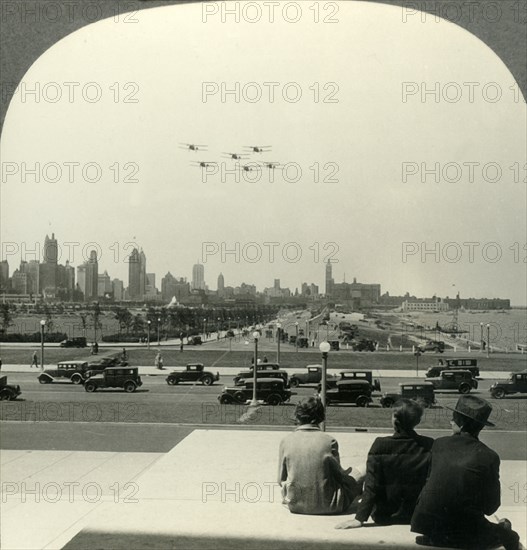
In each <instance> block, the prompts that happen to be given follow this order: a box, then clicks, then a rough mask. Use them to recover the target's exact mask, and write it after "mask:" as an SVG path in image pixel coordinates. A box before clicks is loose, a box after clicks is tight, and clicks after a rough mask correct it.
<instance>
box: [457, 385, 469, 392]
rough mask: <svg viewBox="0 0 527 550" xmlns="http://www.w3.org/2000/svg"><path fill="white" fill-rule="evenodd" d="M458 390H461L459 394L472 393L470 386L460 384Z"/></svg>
mask: <svg viewBox="0 0 527 550" xmlns="http://www.w3.org/2000/svg"><path fill="white" fill-rule="evenodd" d="M458 389H459V393H469V392H470V386H469V385H468V384H460V385H459V388H458Z"/></svg>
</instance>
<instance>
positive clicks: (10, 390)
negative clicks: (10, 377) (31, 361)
mask: <svg viewBox="0 0 527 550" xmlns="http://www.w3.org/2000/svg"><path fill="white" fill-rule="evenodd" d="M21 393H22V392H21V391H20V386H14V385H12V384H8V383H7V376H0V401H14V400H15V399H16V398H17V397H18V396H19V395H20V394H21Z"/></svg>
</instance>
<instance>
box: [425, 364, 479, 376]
mask: <svg viewBox="0 0 527 550" xmlns="http://www.w3.org/2000/svg"><path fill="white" fill-rule="evenodd" d="M456 369H457V370H469V371H470V372H471V373H472V376H474V378H476V377H477V376H479V367H478V360H477V359H438V361H437V366H435V367H430V368H429V369H428V370H427V371H426V377H427V378H435V377H436V376H439V375H440V374H441V371H444V370H456Z"/></svg>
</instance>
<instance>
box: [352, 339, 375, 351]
mask: <svg viewBox="0 0 527 550" xmlns="http://www.w3.org/2000/svg"><path fill="white" fill-rule="evenodd" d="M351 347H352V349H353V351H375V342H374V341H373V340H369V339H367V338H361V339H360V340H359V341H358V342H356V341H355V342H352V343H351Z"/></svg>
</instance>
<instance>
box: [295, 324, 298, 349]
mask: <svg viewBox="0 0 527 550" xmlns="http://www.w3.org/2000/svg"><path fill="white" fill-rule="evenodd" d="M295 332H296V339H295V352H297V351H298V321H297V322H296V323H295Z"/></svg>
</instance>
